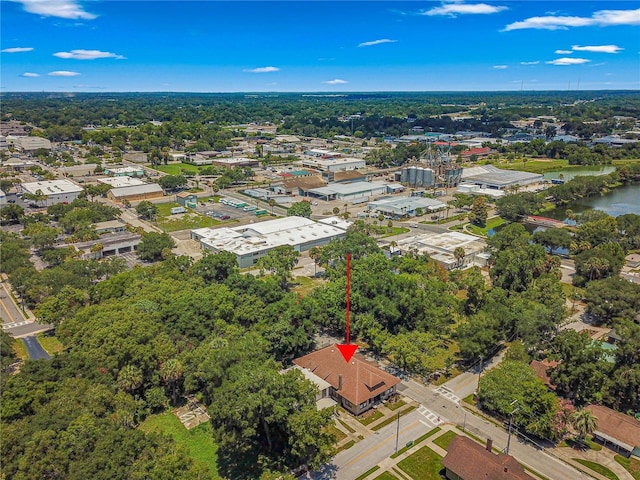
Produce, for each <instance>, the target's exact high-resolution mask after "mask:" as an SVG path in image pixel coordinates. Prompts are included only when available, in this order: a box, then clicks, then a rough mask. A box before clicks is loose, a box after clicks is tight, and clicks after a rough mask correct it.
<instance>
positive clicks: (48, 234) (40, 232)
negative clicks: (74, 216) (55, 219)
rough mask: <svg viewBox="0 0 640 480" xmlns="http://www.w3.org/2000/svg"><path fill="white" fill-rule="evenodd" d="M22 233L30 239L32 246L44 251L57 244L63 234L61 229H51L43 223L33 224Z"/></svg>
mask: <svg viewBox="0 0 640 480" xmlns="http://www.w3.org/2000/svg"><path fill="white" fill-rule="evenodd" d="M22 233H23V235H24V236H26V237H28V238H29V241H30V242H31V245H33V246H34V247H35V248H37V249H39V250H42V249H45V248H48V247H51V246H52V245H53V244H55V243H56V238H58V235H60V233H61V232H60V229H59V228H56V227H49V226H47V225H43V224H41V223H32V224H30V225H29V226H27V227H26V228H25V229H24V230H23V231H22Z"/></svg>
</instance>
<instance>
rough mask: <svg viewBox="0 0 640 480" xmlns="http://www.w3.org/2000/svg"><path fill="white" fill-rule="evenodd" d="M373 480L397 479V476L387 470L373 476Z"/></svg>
mask: <svg viewBox="0 0 640 480" xmlns="http://www.w3.org/2000/svg"><path fill="white" fill-rule="evenodd" d="M374 480H398V478H397V477H394V476H393V475H391V474H390V473H389V472H382V473H381V474H380V475H378V476H377V477H376V478H374Z"/></svg>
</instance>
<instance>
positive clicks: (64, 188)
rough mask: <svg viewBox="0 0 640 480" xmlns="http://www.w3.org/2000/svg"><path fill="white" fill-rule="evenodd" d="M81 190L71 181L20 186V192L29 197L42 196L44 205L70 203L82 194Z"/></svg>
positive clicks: (33, 183) (46, 181) (45, 181)
mask: <svg viewBox="0 0 640 480" xmlns="http://www.w3.org/2000/svg"><path fill="white" fill-rule="evenodd" d="M82 190H83V188H82V187H81V186H80V185H77V184H75V183H73V182H72V181H71V180H43V181H41V182H29V183H23V184H22V191H23V192H24V193H30V194H31V195H44V197H45V198H44V199H43V200H42V202H43V204H44V205H47V206H48V205H55V204H57V203H71V202H73V201H74V200H75V199H76V198H78V196H79V195H80V194H81V193H82Z"/></svg>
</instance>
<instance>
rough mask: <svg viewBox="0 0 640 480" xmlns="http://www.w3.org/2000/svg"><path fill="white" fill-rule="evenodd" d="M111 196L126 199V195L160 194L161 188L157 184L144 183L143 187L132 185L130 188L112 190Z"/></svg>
mask: <svg viewBox="0 0 640 480" xmlns="http://www.w3.org/2000/svg"><path fill="white" fill-rule="evenodd" d="M110 191H111V194H112V195H113V196H114V197H126V196H128V195H140V194H142V193H153V192H162V193H164V191H163V190H162V187H161V186H160V185H158V184H157V183H145V184H143V185H134V186H131V187H120V188H112V189H111V190H110Z"/></svg>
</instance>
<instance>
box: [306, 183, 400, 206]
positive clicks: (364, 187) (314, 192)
mask: <svg viewBox="0 0 640 480" xmlns="http://www.w3.org/2000/svg"><path fill="white" fill-rule="evenodd" d="M387 192H388V189H387V184H386V183H384V182H354V183H332V184H330V185H327V186H326V187H319V188H311V189H309V190H307V196H309V197H315V198H320V199H322V200H327V201H328V200H345V201H348V202H352V203H360V202H366V201H367V200H369V199H370V197H372V196H374V195H382V194H385V193H387Z"/></svg>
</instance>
